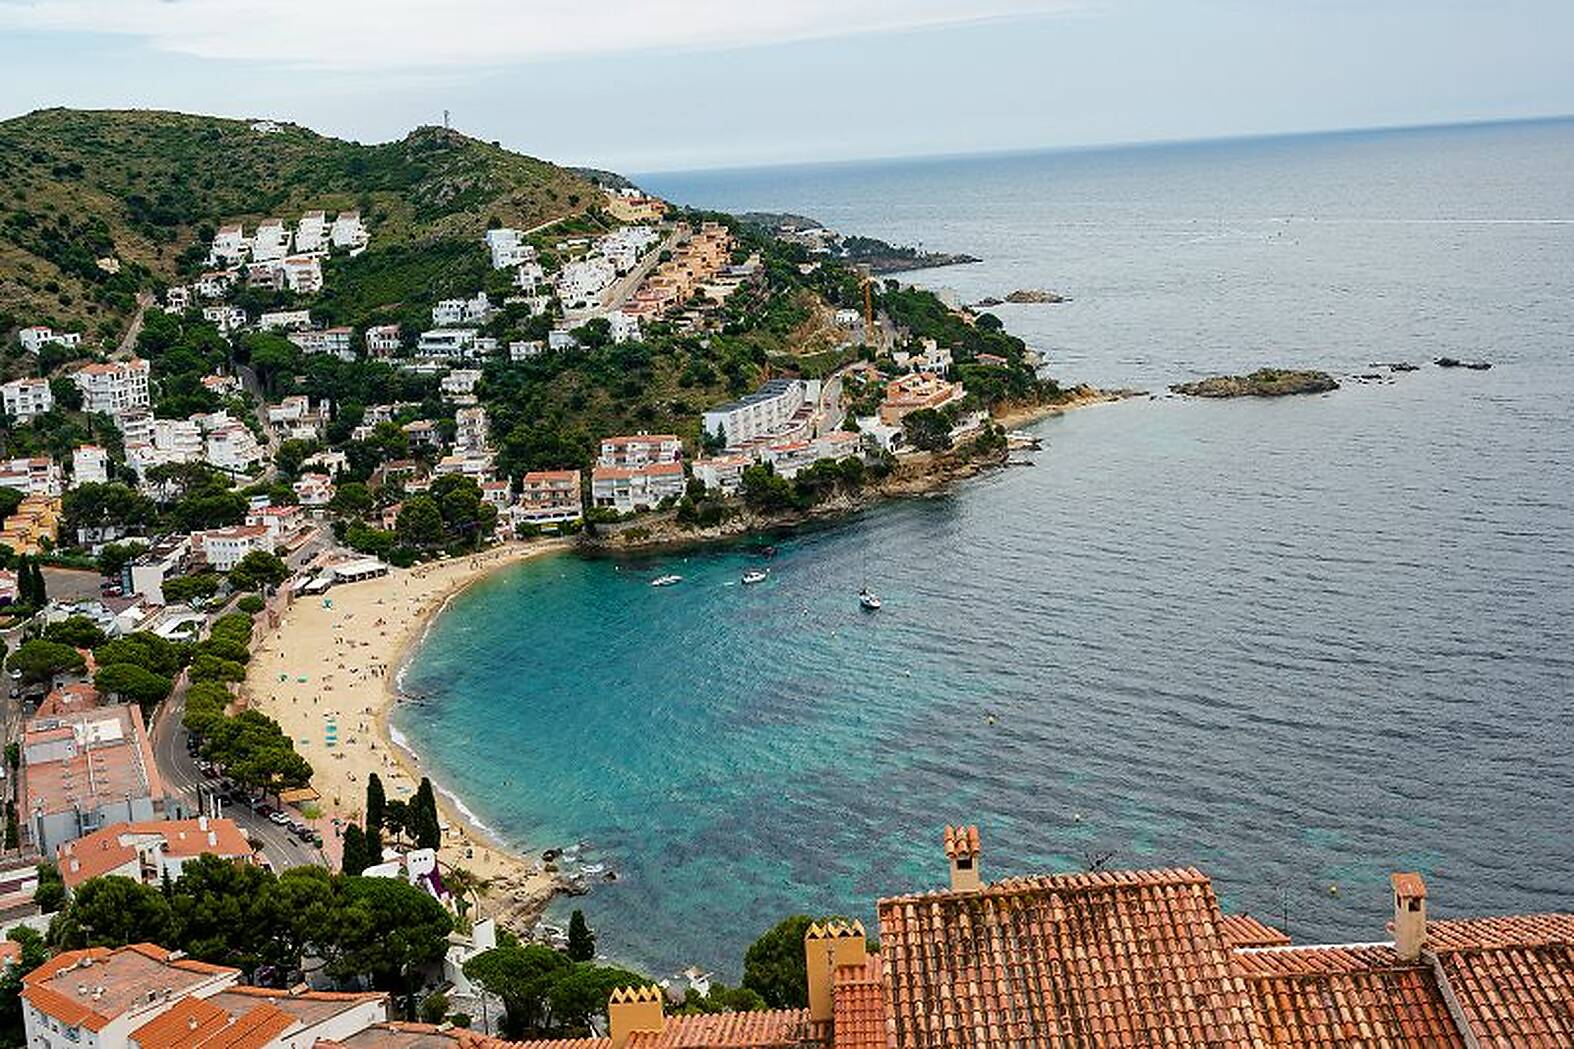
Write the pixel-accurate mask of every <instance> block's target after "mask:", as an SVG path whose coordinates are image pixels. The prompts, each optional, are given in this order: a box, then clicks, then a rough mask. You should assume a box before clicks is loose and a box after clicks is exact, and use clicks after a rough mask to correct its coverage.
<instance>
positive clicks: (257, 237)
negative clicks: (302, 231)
mask: <svg viewBox="0 0 1574 1049" xmlns="http://www.w3.org/2000/svg"><path fill="white" fill-rule="evenodd" d="M289 253H290V231H289V230H287V229H285V228H284V220H283V219H264V220H263V221H262V222H260V223H258V224H257V232H256V233H254V234H253V235H252V238H251V259H252V261H253V262H274V261H277V260H278V259H282V258H284V256H286V255H288V254H289Z"/></svg>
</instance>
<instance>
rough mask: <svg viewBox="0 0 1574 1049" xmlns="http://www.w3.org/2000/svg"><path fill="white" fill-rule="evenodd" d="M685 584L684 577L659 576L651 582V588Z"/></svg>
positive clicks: (673, 575)
mask: <svg viewBox="0 0 1574 1049" xmlns="http://www.w3.org/2000/svg"><path fill="white" fill-rule="evenodd" d="M681 582H683V577H682V576H680V575H676V574H671V575H663V576H657V577H656V578H655V579H652V580H651V581H650V585H651V586H677V585H678V584H679V583H681Z"/></svg>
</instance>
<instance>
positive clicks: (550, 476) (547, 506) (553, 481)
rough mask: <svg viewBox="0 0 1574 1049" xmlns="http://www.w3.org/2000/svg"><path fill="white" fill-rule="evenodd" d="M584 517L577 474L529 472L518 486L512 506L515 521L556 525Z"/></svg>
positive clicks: (567, 472)
mask: <svg viewBox="0 0 1574 1049" xmlns="http://www.w3.org/2000/svg"><path fill="white" fill-rule="evenodd" d="M583 515H584V507H583V505H582V502H581V495H580V475H579V471H578V470H532V471H530V472H529V473H527V474H525V477H524V481H523V483H522V484H521V485H520V489H519V499H518V500H517V501H516V502H515V504H514V517H515V520H516V521H523V522H526V523H528V524H534V525H542V524H558V523H564V522H569V521H577V520H579V519H580V517H582V516H583Z"/></svg>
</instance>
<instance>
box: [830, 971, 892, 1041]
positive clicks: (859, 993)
mask: <svg viewBox="0 0 1574 1049" xmlns="http://www.w3.org/2000/svg"><path fill="white" fill-rule="evenodd" d="M831 983H832V988H833V991H832V995H833V998H832V1000H833V1002H834V1010H835V1011H834V1013H833V1019H834V1021H835V1025H836V1026H835V1032H836V1049H885V1017H886V1000H885V964H884V962H882V961H881V959H880V956H879V955H878V954H871V955H869V957H868V958H867V959H865V961H864V964H862V965H844V966H842V967H841V968H839V969H837V970H836V972H835V974H834V975H833V976H832V979H831Z"/></svg>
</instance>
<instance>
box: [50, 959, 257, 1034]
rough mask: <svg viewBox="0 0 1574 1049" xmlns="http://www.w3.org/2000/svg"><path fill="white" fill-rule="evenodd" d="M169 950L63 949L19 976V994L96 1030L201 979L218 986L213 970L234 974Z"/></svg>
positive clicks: (186, 990)
mask: <svg viewBox="0 0 1574 1049" xmlns="http://www.w3.org/2000/svg"><path fill="white" fill-rule="evenodd" d="M170 954H171V952H170V951H168V950H165V949H164V948H162V947H159V946H156V945H154V944H151V943H136V944H130V945H128V946H126V947H120V948H116V949H115V950H113V951H109V950H104V949H103V948H91V949H89V950H85V951H66V952H65V953H63V954H60V955H57V956H56V957H55V958H53V959H51V960H50V961H48V962H46V963H44V964H43V965H41V966H39V967H38V968H37V969H34V970H33V971H32V972H30V973H28V974H27V975H26V976H25V977H23V979H22V983H23V990H22V995H23V997H25V998H26V999H27V1000H28V1001H29V1002H32V1003H33V1005H34V1006H36V1007H37V1008H38V1009H40V1010H41V1011H43V1012H45V1013H48V1014H49V1015H50V1016H53V1017H55V1018H56V1019H58V1020H62V1021H64V1022H66V1023H69V1024H72V1025H78V1026H83V1027H86V1028H87V1029H88V1030H90V1031H101V1030H103V1029H104V1028H105V1027H106V1026H108V1025H109V1024H110V1023H111V1022H112V1021H113V1020H114V1019H115V1018H116V1017H119V1016H121V1015H123V1014H125V1013H126V1012H127V1011H128V1010H132V1009H135V1008H139V1007H142V1006H145V1005H147V1004H148V1003H150V1002H152V1001H154V1000H156V998H158V997H167V998H168V999H178V998H181V997H184V996H185V995H186V994H187V993H189V992H190V991H192V990H194V989H196V988H198V987H200V986H203V985H206V986H209V987H216V986H218V985H219V984H218V982H217V981H214V980H213V979H212V977H213V976H223V975H231V976H232V977H233V976H234V975H239V971H238V970H236V969H229V968H226V967H224V966H220V965H207V964H206V963H203V962H193V961H191V960H189V959H185V958H179V959H172V958H171V957H170ZM89 962H90V963H91V964H90V965H88V964H87V963H89Z"/></svg>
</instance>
